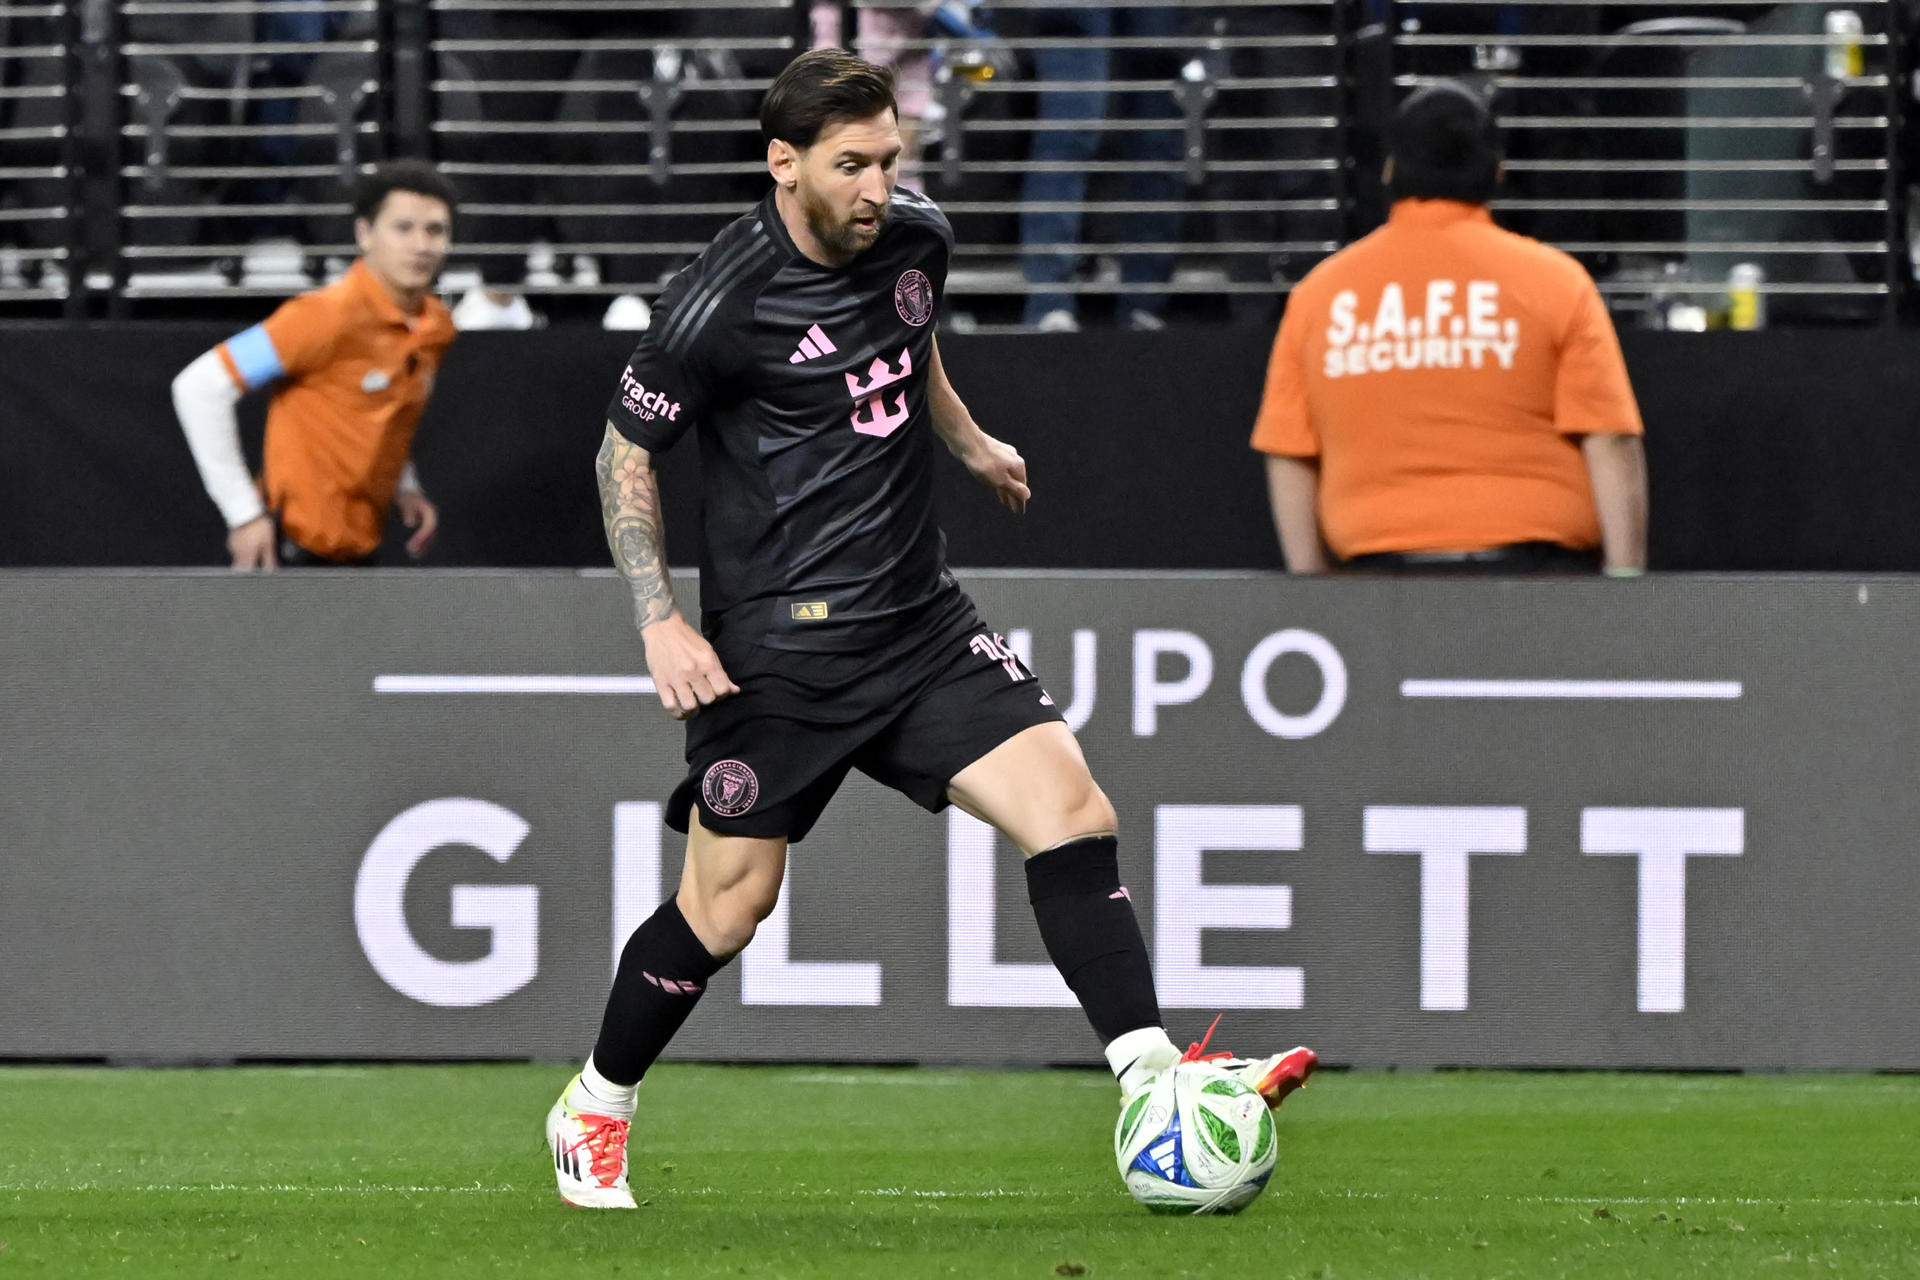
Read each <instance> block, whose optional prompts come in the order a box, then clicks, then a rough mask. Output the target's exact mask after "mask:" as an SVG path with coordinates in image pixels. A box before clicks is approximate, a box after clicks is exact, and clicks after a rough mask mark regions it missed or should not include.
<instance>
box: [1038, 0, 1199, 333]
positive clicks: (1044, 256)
mask: <svg viewBox="0 0 1920 1280" xmlns="http://www.w3.org/2000/svg"><path fill="white" fill-rule="evenodd" d="M1033 23H1034V34H1035V35H1036V36H1040V37H1047V38H1052V39H1055V40H1060V41H1062V43H1061V44H1060V45H1059V46H1056V47H1045V46H1042V47H1040V48H1037V49H1035V50H1034V51H1033V62H1034V72H1035V74H1036V75H1037V76H1038V77H1039V79H1040V81H1041V82H1042V83H1041V87H1040V110H1039V118H1038V119H1036V120H1035V121H1034V133H1033V159H1034V161H1035V162H1036V167H1035V168H1034V170H1033V171H1032V172H1030V173H1028V174H1027V179H1026V182H1025V184H1024V185H1023V187H1022V191H1021V200H1022V202H1023V203H1024V204H1025V205H1026V206H1027V207H1026V209H1025V211H1024V212H1022V213H1021V215H1020V245H1021V250H1022V253H1021V258H1020V273H1021V275H1023V276H1024V277H1025V278H1026V280H1027V282H1028V283H1029V284H1035V285H1041V286H1064V285H1066V283H1067V282H1068V281H1070V280H1071V279H1072V278H1073V274H1074V269H1075V267H1076V265H1077V262H1078V255H1077V254H1075V253H1070V252H1063V251H1062V250H1061V248H1060V246H1064V245H1069V244H1073V243H1074V242H1076V241H1077V240H1079V238H1080V228H1081V216H1080V214H1079V213H1078V212H1077V211H1070V210H1066V209H1063V208H1061V207H1060V206H1063V205H1072V204H1078V203H1080V202H1081V201H1083V200H1085V199H1086V196H1087V169H1086V166H1087V164H1088V162H1090V161H1091V160H1092V159H1093V157H1094V155H1095V153H1096V152H1098V151H1099V150H1100V140H1101V139H1102V138H1104V137H1106V136H1107V134H1106V131H1104V130H1100V129H1096V128H1093V127H1091V126H1092V125H1093V124H1094V123H1096V122H1098V121H1099V120H1101V119H1102V118H1103V117H1104V116H1105V115H1106V111H1107V91H1106V90H1105V89H1104V88H1088V87H1083V86H1086V85H1089V84H1094V83H1097V82H1100V81H1104V80H1107V79H1109V78H1114V79H1120V80H1156V81H1164V82H1165V83H1166V88H1164V89H1160V88H1155V89H1150V90H1144V91H1135V92H1129V93H1126V94H1123V95H1122V96H1123V98H1124V100H1125V104H1126V112H1125V116H1126V119H1127V120H1129V121H1148V120H1162V119H1164V120H1166V121H1167V122H1168V127H1167V128H1165V129H1126V130H1122V131H1120V134H1119V142H1118V144H1117V145H1118V148H1119V150H1120V153H1121V154H1122V155H1123V156H1124V157H1125V158H1126V159H1128V160H1132V161H1135V162H1144V163H1145V165H1146V168H1145V169H1144V171H1137V172H1130V173H1128V174H1127V175H1126V188H1127V198H1128V199H1129V200H1130V201H1136V202H1139V203H1142V204H1157V205H1160V206H1162V207H1161V208H1159V209H1156V210H1152V211H1142V212H1138V213H1132V214H1128V215H1126V216H1125V217H1124V218H1122V219H1121V220H1120V224H1119V226H1118V228H1117V233H1118V234H1119V236H1120V238H1121V239H1122V240H1124V241H1126V242H1128V243H1129V244H1171V243H1172V242H1173V241H1174V240H1175V239H1177V238H1178V237H1179V235H1180V221H1181V213H1180V210H1179V208H1178V207H1177V205H1178V202H1179V201H1180V200H1181V198H1182V197H1183V196H1184V194H1185V191H1186V175H1185V173H1184V171H1183V170H1182V168H1181V156H1182V153H1183V150H1184V142H1183V139H1182V136H1181V128H1180V108H1179V105H1178V103H1177V102H1176V101H1175V100H1174V96H1173V88H1174V85H1175V83H1176V82H1177V80H1178V79H1179V74H1180V54H1179V51H1178V49H1177V48H1176V47H1175V37H1176V36H1177V35H1178V33H1179V29H1180V14H1179V11H1178V10H1177V9H1173V8H1158V7H1156V8H1146V9H1132V8H1118V9H1102V8H1091V7H1089V8H1073V9H1040V10H1036V11H1035V12H1034V15H1033ZM1116 36H1118V37H1125V38H1131V39H1137V40H1154V41H1159V42H1160V47H1157V48H1128V49H1122V50H1119V51H1118V54H1119V56H1118V57H1115V56H1114V55H1115V52H1116V51H1115V50H1113V49H1111V48H1109V47H1108V42H1111V41H1112V40H1113V39H1114V38H1115V37H1116ZM1048 81H1053V82H1059V83H1061V85H1062V87H1059V88H1049V87H1048V86H1047V83H1046V82H1048ZM1172 278H1173V253H1172V252H1171V251H1170V250H1169V251H1167V252H1156V253H1126V254H1122V255H1121V257H1120V281H1121V284H1122V285H1123V286H1136V288H1134V289H1132V290H1126V289H1123V291H1122V293H1121V295H1120V299H1119V314H1120V319H1121V320H1122V322H1123V323H1125V324H1126V325H1127V326H1128V327H1129V328H1133V329H1159V328H1164V327H1165V324H1166V319H1165V317H1166V311H1167V296H1166V294H1164V293H1156V292H1145V291H1141V290H1139V289H1138V288H1137V286H1141V285H1155V284H1165V283H1166V282H1167V281H1169V280H1171V279H1172ZM1024 320H1025V323H1027V324H1029V325H1032V326H1034V327H1036V328H1039V329H1042V330H1049V331H1072V330H1075V329H1078V328H1079V327H1080V320H1079V308H1078V306H1077V305H1076V303H1075V301H1074V295H1073V294H1072V293H1071V292H1069V291H1067V290H1066V289H1065V288H1063V287H1056V288H1044V287H1043V288H1041V289H1039V290H1037V291H1036V292H1033V293H1030V294H1028V295H1027V304H1026V313H1025V317H1024Z"/></svg>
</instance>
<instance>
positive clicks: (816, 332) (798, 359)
mask: <svg viewBox="0 0 1920 1280" xmlns="http://www.w3.org/2000/svg"><path fill="white" fill-rule="evenodd" d="M839 349H840V348H838V347H836V346H834V345H833V340H832V339H831V338H829V337H827V334H826V330H824V329H822V328H821V327H820V326H819V325H817V324H816V325H814V326H813V327H812V328H810V329H808V330H807V336H806V337H804V338H802V339H800V349H799V350H798V351H796V352H794V353H793V354H792V355H790V356H788V357H787V363H788V364H805V363H806V362H807V361H809V360H818V359H819V358H820V357H821V356H825V355H832V354H833V353H834V352H835V351H838V350H839Z"/></svg>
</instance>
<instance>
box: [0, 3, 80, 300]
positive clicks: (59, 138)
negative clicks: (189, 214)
mask: <svg viewBox="0 0 1920 1280" xmlns="http://www.w3.org/2000/svg"><path fill="white" fill-rule="evenodd" d="M72 35H73V33H72V29H71V25H70V22H69V15H68V13H67V6H66V5H64V4H21V3H11V2H8V3H0V300H4V301H7V302H19V303H29V304H38V305H42V306H53V307H61V306H65V305H68V304H73V305H74V306H75V309H76V313H77V304H78V298H79V295H78V293H77V292H76V291H75V290H73V289H72V288H71V287H70V284H69V279H68V276H69V268H70V265H71V263H72V262H73V260H74V258H75V250H76V248H77V246H76V244H75V242H74V231H75V229H76V228H77V227H78V225H79V223H78V219H77V218H75V217H74V216H73V215H74V214H75V212H76V211H77V209H78V208H79V205H80V198H79V190H78V180H79V166H78V164H77V163H76V157H75V155H74V150H73V149H74V144H75V142H76V135H75V132H74V128H73V119H74V107H73V100H72V98H73V94H72V90H73V83H74V76H73V73H72V69H71V66H70V63H71V61H72V59H73V56H74V45H73V40H72Z"/></svg>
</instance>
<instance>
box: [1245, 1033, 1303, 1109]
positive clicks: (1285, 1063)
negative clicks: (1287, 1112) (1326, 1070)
mask: <svg viewBox="0 0 1920 1280" xmlns="http://www.w3.org/2000/svg"><path fill="white" fill-rule="evenodd" d="M1319 1065H1320V1055H1319V1054H1317V1053H1315V1052H1314V1051H1313V1050H1311V1049H1309V1048H1307V1046H1305V1045H1301V1046H1300V1047H1299V1048H1297V1049H1289V1050H1288V1051H1287V1052H1285V1053H1283V1054H1281V1055H1280V1056H1279V1058H1277V1059H1276V1060H1275V1061H1274V1064H1273V1065H1272V1066H1271V1067H1268V1068H1267V1069H1266V1070H1265V1071H1264V1072H1262V1073H1261V1074H1260V1078H1259V1080H1257V1081H1255V1082H1253V1087H1254V1090H1255V1092H1257V1093H1258V1094H1259V1095H1260V1096H1261V1097H1263V1098H1265V1099H1266V1100H1267V1105H1268V1106H1269V1107H1277V1106H1279V1105H1280V1104H1281V1103H1282V1102H1284V1101H1285V1100H1286V1097H1287V1095H1288V1094H1290V1093H1292V1092H1293V1091H1294V1090H1295V1089H1304V1088H1305V1087H1306V1084H1307V1077H1308V1076H1310V1075H1312V1074H1313V1069H1314V1068H1315V1067H1317V1066H1319Z"/></svg>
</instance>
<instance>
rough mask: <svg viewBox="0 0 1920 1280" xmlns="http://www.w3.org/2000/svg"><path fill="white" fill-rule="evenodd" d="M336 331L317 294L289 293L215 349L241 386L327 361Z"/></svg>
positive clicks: (304, 370)
mask: <svg viewBox="0 0 1920 1280" xmlns="http://www.w3.org/2000/svg"><path fill="white" fill-rule="evenodd" d="M338 333H339V324H338V322H337V319H336V316H335V313H334V309H333V308H332V307H330V306H328V305H327V303H326V302H325V300H323V299H322V298H320V297H319V296H318V295H317V294H312V293H303V294H301V295H300V296H299V297H297V298H289V299H288V300H287V301H286V302H284V303H282V304H281V305H280V308H279V310H277V311H275V312H274V313H273V314H272V315H270V316H268V317H267V318H266V319H265V320H263V321H261V322H260V323H259V324H257V325H255V326H253V328H251V329H247V330H244V331H242V332H240V333H236V334H235V335H234V336H233V337H231V338H228V339H227V340H226V341H225V342H223V343H221V344H220V345H219V347H218V348H216V349H217V350H218V351H219V353H220V362H221V363H222V364H224V365H225V366H226V369H227V373H228V374H229V375H231V376H232V378H233V380H234V382H235V383H237V384H238V385H239V386H240V388H241V389H242V390H245V391H252V390H254V389H256V388H258V387H263V386H265V385H266V384H267V383H269V382H272V381H274V380H275V379H278V378H297V377H299V376H301V375H302V374H305V373H311V372H313V371H314V370H315V369H318V368H320V367H321V366H322V365H324V364H326V363H327V360H328V359H329V358H330V357H331V355H332V354H333V344H334V339H335V337H336V336H337V335H338Z"/></svg>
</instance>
